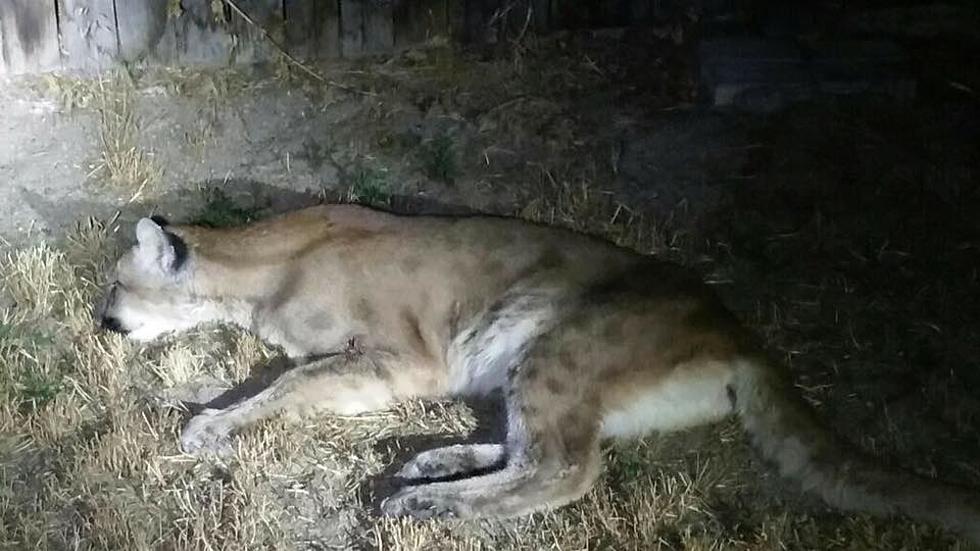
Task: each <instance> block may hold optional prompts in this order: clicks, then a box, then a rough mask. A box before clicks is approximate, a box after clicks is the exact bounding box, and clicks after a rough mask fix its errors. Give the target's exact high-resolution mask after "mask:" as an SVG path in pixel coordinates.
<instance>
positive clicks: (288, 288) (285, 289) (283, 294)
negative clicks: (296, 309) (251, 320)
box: [265, 270, 302, 311]
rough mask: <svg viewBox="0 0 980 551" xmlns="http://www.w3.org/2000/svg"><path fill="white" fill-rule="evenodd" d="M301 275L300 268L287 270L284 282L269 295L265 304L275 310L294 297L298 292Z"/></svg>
mask: <svg viewBox="0 0 980 551" xmlns="http://www.w3.org/2000/svg"><path fill="white" fill-rule="evenodd" d="M301 277H302V276H301V274H300V271H299V270H290V271H289V272H287V273H286V275H285V277H283V278H282V282H281V283H280V284H279V286H278V287H276V290H275V292H273V293H272V296H270V297H269V300H268V301H267V302H266V305H265V306H266V307H267V308H268V309H269V310H273V311H275V310H278V309H279V308H281V307H282V306H283V305H284V304H286V303H287V302H289V299H291V298H293V295H295V294H296V290H297V288H298V287H299V281H300V279H301Z"/></svg>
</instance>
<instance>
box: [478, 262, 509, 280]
mask: <svg viewBox="0 0 980 551" xmlns="http://www.w3.org/2000/svg"><path fill="white" fill-rule="evenodd" d="M506 269H507V265H506V264H504V263H503V262H501V261H499V260H488V261H487V264H486V266H484V268H483V270H484V273H485V274H486V275H487V277H490V278H492V279H497V278H499V277H500V274H501V273H503V272H504V270H506Z"/></svg>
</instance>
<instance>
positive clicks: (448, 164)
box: [420, 134, 459, 184]
mask: <svg viewBox="0 0 980 551" xmlns="http://www.w3.org/2000/svg"><path fill="white" fill-rule="evenodd" d="M420 155H421V160H422V168H423V169H424V170H425V174H426V175H427V176H428V177H430V178H432V179H435V180H439V181H440V182H445V183H447V184H451V183H453V181H454V180H455V179H456V176H457V175H458V173H459V165H458V163H457V162H456V147H455V144H453V140H452V138H450V137H449V136H446V135H445V134H443V135H440V136H437V137H435V138H433V139H432V140H431V141H430V142H428V143H426V144H424V145H423V146H422V149H421V151H420Z"/></svg>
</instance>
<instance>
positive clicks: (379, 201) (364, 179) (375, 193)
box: [347, 163, 391, 205]
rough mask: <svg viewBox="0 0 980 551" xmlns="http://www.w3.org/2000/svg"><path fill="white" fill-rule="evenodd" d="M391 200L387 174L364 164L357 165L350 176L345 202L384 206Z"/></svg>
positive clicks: (382, 170)
mask: <svg viewBox="0 0 980 551" xmlns="http://www.w3.org/2000/svg"><path fill="white" fill-rule="evenodd" d="M390 199H391V184H390V183H389V181H388V172H387V171H386V170H384V169H380V168H376V167H373V166H370V165H366V164H364V163H357V165H356V166H355V167H354V170H353V172H352V173H351V175H350V185H349V186H348V188H347V200H348V201H350V202H352V203H363V204H366V205H385V204H388V201H389V200H390Z"/></svg>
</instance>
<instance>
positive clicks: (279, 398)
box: [180, 351, 445, 455]
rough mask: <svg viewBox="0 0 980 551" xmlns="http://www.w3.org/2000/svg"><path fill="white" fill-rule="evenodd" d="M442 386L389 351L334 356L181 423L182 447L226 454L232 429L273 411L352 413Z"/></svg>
mask: <svg viewBox="0 0 980 551" xmlns="http://www.w3.org/2000/svg"><path fill="white" fill-rule="evenodd" d="M444 386H445V384H444V377H443V376H441V374H440V373H439V372H438V371H437V369H436V368H433V367H431V366H425V365H421V364H419V363H417V362H412V361H405V359H404V358H399V357H397V356H395V355H393V354H387V353H380V352H375V351H369V352H364V353H362V354H358V355H356V356H349V355H345V354H337V355H334V356H329V357H327V358H323V359H320V360H316V361H313V362H311V363H308V364H305V365H301V366H299V367H296V368H294V369H292V370H290V371H287V372H286V373H284V374H283V375H282V376H280V377H279V378H278V379H276V381H274V382H273V383H272V384H271V385H269V387H268V388H266V389H265V390H263V391H262V392H260V393H258V394H256V395H255V396H253V397H251V398H248V399H245V400H242V401H240V402H238V403H236V404H233V405H231V406H228V407H226V408H224V409H205V410H204V411H202V412H201V413H200V414H198V415H196V416H194V417H193V418H192V419H191V420H190V422H189V423H187V426H186V427H184V431H183V433H181V436H180V445H181V449H183V451H184V452H185V453H191V454H196V453H202V452H211V453H216V454H220V455H225V454H229V453H230V452H231V451H232V446H231V435H232V433H234V432H235V431H237V430H239V429H241V428H244V427H246V426H247V425H249V424H252V423H254V422H256V421H260V420H262V419H266V418H268V417H272V416H274V415H287V416H290V417H297V416H302V415H305V414H310V413H315V412H318V411H322V412H330V413H337V414H342V415H353V414H357V413H363V412H367V411H375V410H380V409H384V408H386V407H388V406H389V405H390V404H392V403H393V402H395V401H397V400H402V399H406V398H412V397H435V396H439V395H441V393H442V391H443V389H444Z"/></svg>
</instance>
